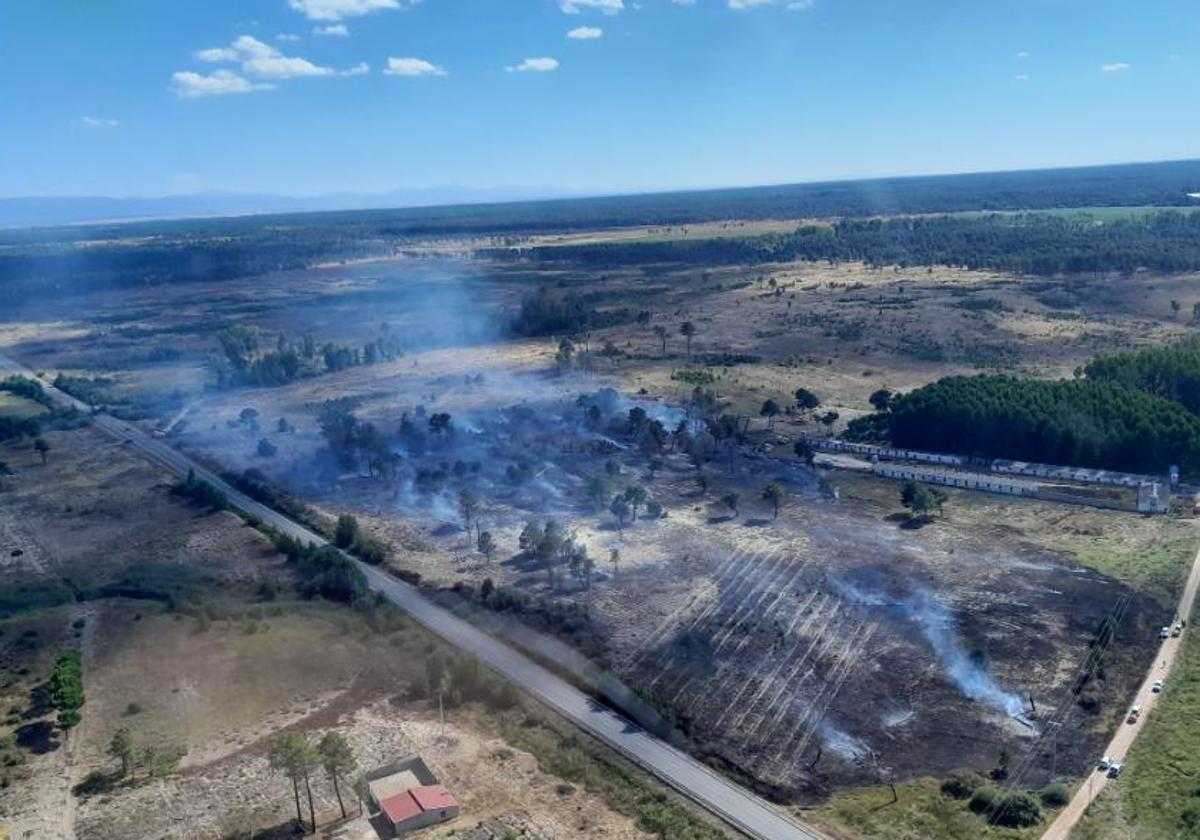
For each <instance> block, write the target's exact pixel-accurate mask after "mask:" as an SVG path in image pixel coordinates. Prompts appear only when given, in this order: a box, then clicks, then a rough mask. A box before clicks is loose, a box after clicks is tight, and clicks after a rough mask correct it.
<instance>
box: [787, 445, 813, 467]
mask: <svg viewBox="0 0 1200 840" xmlns="http://www.w3.org/2000/svg"><path fill="white" fill-rule="evenodd" d="M792 451H793V452H795V453H796V457H797V458H799V459H800V460H801V461H803V462H804V463H805V464H807V465H808V466H810V467H811V466H812V464H813V459H814V458H816V456H817V452H816V450H815V449H813V448H812V444H810V443H809V442H808V441H806V440H804V439H803V438H798V439H797V440H796V442H795V443H794V444H792Z"/></svg>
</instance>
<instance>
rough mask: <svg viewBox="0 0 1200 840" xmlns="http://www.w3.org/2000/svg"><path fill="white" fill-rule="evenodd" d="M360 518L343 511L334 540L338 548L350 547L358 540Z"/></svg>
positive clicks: (338, 520)
mask: <svg viewBox="0 0 1200 840" xmlns="http://www.w3.org/2000/svg"><path fill="white" fill-rule="evenodd" d="M358 533H359V532H358V520H357V519H355V518H354V515H353V514H349V513H343V514H342V515H341V516H339V517H338V518H337V526H336V527H335V528H334V531H333V541H334V543H335V544H336V545H337V547H338V548H349V547H350V546H352V545H354V544H355V543H356V542H358Z"/></svg>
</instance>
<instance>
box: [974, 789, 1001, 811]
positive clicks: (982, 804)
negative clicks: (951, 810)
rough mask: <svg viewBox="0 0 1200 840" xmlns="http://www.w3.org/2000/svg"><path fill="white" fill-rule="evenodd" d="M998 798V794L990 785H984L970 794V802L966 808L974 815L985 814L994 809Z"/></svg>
mask: <svg viewBox="0 0 1200 840" xmlns="http://www.w3.org/2000/svg"><path fill="white" fill-rule="evenodd" d="M999 798H1000V794H999V792H998V791H997V790H996V789H995V788H994V787H992V786H991V785H985V786H983V787H980V788H977V789H976V791H975V792H974V793H973V794H971V801H970V802H969V803H967V807H968V808H970V809H971V810H972V811H974V812H975V813H976V814H985V813H989V812H991V811H992V810H993V809H995V807H996V803H997V802H998V800H999Z"/></svg>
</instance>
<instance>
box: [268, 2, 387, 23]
mask: <svg viewBox="0 0 1200 840" xmlns="http://www.w3.org/2000/svg"><path fill="white" fill-rule="evenodd" d="M288 5H289V6H291V7H292V8H293V9H294V10H296V11H297V12H300V13H301V14H302V15H304V16H305V17H307V18H308V19H309V20H342V19H343V18H349V17H362V16H363V15H369V14H371V13H372V12H379V11H384V10H386V9H399V8H400V2H399V0H288Z"/></svg>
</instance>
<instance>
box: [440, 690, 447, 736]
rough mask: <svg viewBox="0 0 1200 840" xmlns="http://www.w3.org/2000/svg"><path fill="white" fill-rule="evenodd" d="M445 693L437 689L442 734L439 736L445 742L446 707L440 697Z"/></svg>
mask: <svg viewBox="0 0 1200 840" xmlns="http://www.w3.org/2000/svg"><path fill="white" fill-rule="evenodd" d="M444 693H445V690H444V689H440V688H439V689H438V717H439V718H441V721H442V734H441V735H440V736H439V737H440V738H441V740H443V741H444V740H446V706H445V704H444V703H443V702H442V696H443V694H444Z"/></svg>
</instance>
